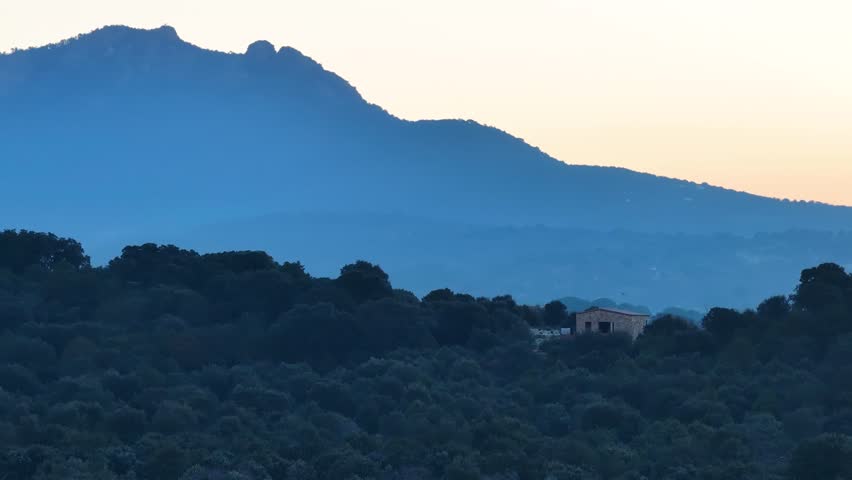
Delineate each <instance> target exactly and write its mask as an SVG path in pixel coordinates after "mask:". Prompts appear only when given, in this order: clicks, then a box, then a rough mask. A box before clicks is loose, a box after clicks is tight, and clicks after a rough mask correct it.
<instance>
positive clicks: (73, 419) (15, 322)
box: [0, 231, 852, 480]
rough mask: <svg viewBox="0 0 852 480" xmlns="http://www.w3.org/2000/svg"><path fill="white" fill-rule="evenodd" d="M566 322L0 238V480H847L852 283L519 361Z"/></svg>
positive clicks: (54, 240)
mask: <svg viewBox="0 0 852 480" xmlns="http://www.w3.org/2000/svg"><path fill="white" fill-rule="evenodd" d="M570 321H571V315H570V312H569V311H568V309H567V308H565V306H564V305H563V304H561V303H559V302H552V303H550V304H547V305H545V306H541V307H540V306H525V305H520V304H518V303H517V302H515V301H514V300H513V298H512V297H510V296H508V295H506V296H499V297H494V298H476V297H473V296H470V295H465V294H461V293H457V292H453V291H451V290H449V289H441V290H436V291H433V292H431V293H429V294H428V295H426V296H424V297H423V298H417V297H416V296H415V295H413V294H411V293H410V292H406V291H404V290H399V289H395V288H394V287H393V285H392V283H391V281H390V279H389V278H388V275H387V274H386V273H385V272H384V271H383V270H382V269H381V268H380V267H379V266H377V265H374V264H371V263H368V262H364V261H358V262H354V263H351V264H349V265H346V266H344V267H343V268H342V269H341V270H340V274H339V276H337V277H336V278H314V277H311V276H310V275H308V274H307V273H305V270H304V268H303V266H302V265H301V264H299V263H290V262H285V263H278V262H276V261H274V260H273V259H272V258H271V257H270V256H269V255H267V254H265V253H263V252H255V251H247V252H223V253H216V254H208V255H201V254H198V253H196V252H193V251H190V250H183V249H180V248H178V247H175V246H171V245H154V244H144V245H138V246H129V247H127V248H125V249H124V250H123V252H122V253H121V255H120V256H119V257H117V258H115V259H113V260H112V261H111V262H109V264H108V265H106V266H104V267H92V266H91V265H90V264H89V262H88V259H87V257H86V256H85V253H84V251H83V249H82V246H81V245H80V244H79V243H78V242H76V241H74V240H70V239H65V238H60V237H57V236H54V235H49V234H41V233H36V232H27V231H21V232H18V231H6V232H2V234H0V479H2V480H48V479H56V480H59V479H63V480H65V479H104V480H106V479H126V480H129V479H139V480H211V479H217V480H224V479H229V480H278V479H298V480H321V479H322V480H325V479H329V480H332V479H334V480H337V479H343V480H355V479H359V480H368V479H375V480H403V479H405V480H409V479H415V480H417V479H422V480H431V479H435V480H437V479H448V480H466V479H471V480H473V479H493V480H497V479H499V480H527V479H529V480H533V479H536V480H538V479H542V480H543V479H548V480H580V479H588V480H592V479H601V480H603V479H619V480H628V479H630V480H633V479H636V480H639V479H666V480H680V479H683V480H686V479H695V478H699V479H708V480H717V479H718V480H722V479H732V480H733V479H742V478H760V479H808V480H829V479H842V478H852V437H850V435H852V276H850V274H849V273H847V272H846V271H845V270H844V269H843V268H842V267H840V266H838V265H835V264H822V265H819V266H816V267H814V268H809V269H806V270H804V271H803V272H802V274H801V277H800V281H799V284H798V287H797V288H796V289H795V291H794V292H792V294H791V295H789V296H776V297H772V298H769V299H767V300H765V301H764V302H762V303H761V304H760V305H758V306H757V307H756V308H755V309H753V310H745V311H740V310H732V309H727V308H714V309H712V310H711V311H710V312H708V314H707V315H706V316H705V317H704V318H703V320H702V322H701V325H700V326H699V325H696V324H695V323H693V322H689V321H686V320H684V319H682V318H678V317H676V316H672V315H664V316H660V317H658V318H656V319H655V320H654V321H653V322H652V323H651V324H650V325H649V326H648V327H647V328H646V330H645V332H644V333H643V334H642V335H641V336H640V337H639V338H638V340H637V341H636V342H631V341H630V339H629V338H628V337H626V336H622V335H619V334H609V335H596V334H588V335H580V336H576V337H572V338H569V339H561V340H554V341H550V342H546V343H545V344H543V345H542V347H541V350H540V351H537V350H535V349H534V348H533V342H532V341H531V338H530V336H529V327H530V326H531V325H544V324H548V325H556V324H559V325H565V324H568V323H570Z"/></svg>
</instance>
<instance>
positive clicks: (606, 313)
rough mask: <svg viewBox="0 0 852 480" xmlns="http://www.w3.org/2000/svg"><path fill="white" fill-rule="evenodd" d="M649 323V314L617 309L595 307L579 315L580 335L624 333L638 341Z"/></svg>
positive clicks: (578, 331) (578, 327) (578, 329)
mask: <svg viewBox="0 0 852 480" xmlns="http://www.w3.org/2000/svg"><path fill="white" fill-rule="evenodd" d="M647 323H648V315H647V314H644V313H636V312H630V311H627V310H618V309H616V308H604V307H593V308H590V309H588V310H586V311H585V312H579V313H577V333H578V334H581V333H612V332H624V333H626V334H628V335H630V337H631V338H633V340H636V337H638V336H639V334H640V333H642V331H643V330H644V329H645V325H646V324H647Z"/></svg>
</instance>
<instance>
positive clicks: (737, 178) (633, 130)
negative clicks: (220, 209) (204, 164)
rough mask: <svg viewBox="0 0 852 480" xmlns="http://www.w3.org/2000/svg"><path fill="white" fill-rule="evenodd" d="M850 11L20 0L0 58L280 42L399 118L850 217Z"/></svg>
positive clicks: (711, 5)
mask: <svg viewBox="0 0 852 480" xmlns="http://www.w3.org/2000/svg"><path fill="white" fill-rule="evenodd" d="M850 22H852V2H848V1H831V0H815V1H812V2H804V1H788V0H714V1H689V0H643V1H635V0H595V1H575V0H529V1H523V2H519V1H504V0H490V1H489V0H452V1H451V0H431V1H428V2H427V1H423V2H410V1H401V0H358V1H353V0H338V1H282V0H278V1H271V0H243V1H240V2H215V1H210V0H207V1H202V0H146V1H144V2H143V1H126V0H76V1H73V2H70V1H64V0H63V1H60V0H26V1H19V2H10V1H9V0H3V1H2V2H0V50H3V51H6V50H9V49H11V48H13V47H28V46H35V45H42V44H45V43H50V42H54V41H57V40H60V39H62V38H66V37H70V36H73V35H76V34H78V33H82V32H87V31H90V30H92V29H94V28H97V27H100V26H103V25H105V24H127V25H132V26H138V27H156V26H160V25H163V24H169V25H172V26H174V27H175V28H176V29H177V30H178V33H179V34H180V35H181V37H182V38H184V39H185V40H187V41H190V42H192V43H195V44H197V45H200V46H203V47H207V48H212V49H217V50H224V51H243V50H244V49H245V47H246V46H247V45H248V44H249V43H251V42H252V41H253V40H257V39H267V40H269V41H271V42H273V43H274V44H275V45H276V46H282V45H291V46H293V47H296V48H298V49H299V50H301V51H303V52H304V53H306V54H307V55H309V56H311V57H313V58H315V59H316V60H318V61H319V62H321V63H322V64H323V65H324V66H325V67H326V68H328V69H330V70H333V71H335V72H337V73H339V74H340V75H341V76H343V77H345V78H346V79H348V80H349V81H350V82H352V83H353V84H354V85H355V86H356V87H357V88H358V89H359V91H360V92H361V93H362V94H363V95H364V96H365V97H366V98H367V99H368V100H369V101H371V102H374V103H378V104H380V105H382V106H383V107H385V108H387V109H388V110H389V111H391V112H392V113H394V114H396V115H399V116H401V117H404V118H409V119H419V118H447V117H450V118H460V117H461V118H473V119H476V120H478V121H480V122H483V123H486V124H489V125H494V126H497V127H499V128H502V129H504V130H507V131H509V132H511V133H513V134H515V135H517V136H520V137H522V138H524V139H525V140H527V141H528V142H530V143H531V144H533V145H536V146H539V147H541V148H542V149H543V150H545V151H546V152H548V153H550V154H552V155H554V156H555V157H557V158H559V159H561V160H564V161H567V162H570V163H582V164H598V165H619V166H624V167H628V168H632V169H635V170H640V171H647V172H653V173H658V174H663V175H667V176H673V177H679V178H687V179H691V180H697V181H707V182H710V183H714V184H719V185H724V186H728V187H732V188H736V189H739V190H748V191H752V192H755V193H761V194H767V195H771V196H776V197H789V198H807V199H818V200H823V201H828V202H833V203H844V204H849V205H852V189H850V188H849V187H848V185H849V184H850V183H852V135H850V132H852V62H849V58H850V53H852V29H850V28H849V25H850Z"/></svg>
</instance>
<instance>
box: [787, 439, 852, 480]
mask: <svg viewBox="0 0 852 480" xmlns="http://www.w3.org/2000/svg"><path fill="white" fill-rule="evenodd" d="M789 473H790V478H791V479H793V480H841V479H845V478H850V476H852V438H850V437H848V436H846V435H840V434H834V433H829V434H823V435H820V436H818V437H815V438H813V439H810V440H805V441H804V442H802V443H800V444H799V445H798V446H797V447H796V449H795V450H794V451H793V456H792V458H791V459H790V469H789Z"/></svg>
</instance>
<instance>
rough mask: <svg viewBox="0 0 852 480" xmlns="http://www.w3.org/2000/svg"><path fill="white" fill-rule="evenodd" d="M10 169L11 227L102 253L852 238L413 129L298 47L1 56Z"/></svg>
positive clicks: (175, 42)
mask: <svg viewBox="0 0 852 480" xmlns="http://www.w3.org/2000/svg"><path fill="white" fill-rule="evenodd" d="M613 141H617V139H613ZM566 160H572V161H582V159H566ZM684 161H688V159H684ZM0 166H2V171H3V175H2V180H0V184H2V189H0V218H2V219H3V223H4V226H7V227H18V228H23V227H26V228H33V229H39V230H50V231H56V232H59V233H62V234H66V235H72V236H75V237H77V238H79V239H81V240H83V241H84V243H85V244H87V245H89V246H90V248H99V246H107V245H109V246H110V248H112V247H114V246H115V245H118V243H111V242H120V241H125V240H127V241H135V240H144V239H150V238H154V237H156V238H164V239H166V238H178V237H181V236H185V235H191V234H190V232H199V231H204V229H209V228H215V226H216V225H229V224H230V223H228V222H239V221H240V220H241V219H257V218H262V217H263V216H264V215H269V216H270V217H268V218H270V219H275V218H279V219H280V218H290V219H292V218H293V215H296V216H298V218H301V219H305V218H310V216H311V215H312V214H316V215H338V216H339V215H343V216H344V217H346V216H348V217H347V218H351V219H357V218H361V217H360V216H363V215H379V216H382V215H385V216H387V217H382V218H397V216H399V215H404V216H405V217H406V218H407V219H410V218H416V219H419V220H417V222H418V223H419V224H420V225H423V224H424V223H423V222H426V221H427V220H428V221H429V222H437V225H440V227H436V228H446V225H450V224H452V225H465V226H468V227H469V228H484V229H487V228H492V227H512V228H536V226H543V227H547V228H556V229H577V228H580V229H584V230H593V231H595V230H596V231H612V230H623V231H632V232H638V233H642V234H657V233H660V234H691V235H710V234H720V233H722V234H737V235H752V234H755V233H758V232H783V231H786V230H789V229H813V230H826V231H838V230H847V229H849V228H850V226H852V208H847V207H837V206H829V205H824V204H818V203H811V202H789V201H782V200H777V199H770V198H764V197H759V196H756V195H751V194H747V193H742V192H736V191H732V190H727V189H723V188H719V187H714V186H709V185H704V184H696V183H692V182H687V181H682V180H674V179H669V178H663V177H658V176H653V175H648V174H642V173H637V172H633V171H629V170H626V169H622V168H606V167H594V166H583V165H571V164H567V163H563V162H561V161H559V160H556V159H554V158H553V157H551V156H549V155H547V154H545V153H543V152H542V151H540V150H539V149H537V148H534V147H532V146H530V145H528V144H526V143H525V142H524V141H522V140H521V139H519V138H516V137H513V136H511V135H509V134H507V133H505V132H503V131H500V130H498V129H496V128H491V127H488V126H484V125H481V124H478V123H476V122H473V121H468V120H440V121H405V120H401V119H399V118H397V117H394V116H393V115H391V114H390V113H388V112H386V111H385V110H383V109H382V108H380V107H379V106H376V105H372V104H370V103H368V102H366V101H365V100H364V99H363V98H362V97H361V95H360V94H359V93H358V91H357V90H356V89H355V88H354V87H353V86H352V85H350V84H349V83H348V82H346V81H345V80H344V79H342V78H340V77H339V76H337V75H335V74H334V73H332V72H329V71H327V70H326V69H324V68H323V67H322V66H321V65H320V64H318V63H317V62H315V61H314V60H312V59H311V58H309V57H307V56H305V55H303V54H302V53H300V52H299V51H297V50H295V49H293V48H289V47H284V48H280V49H278V50H276V49H275V47H274V46H273V45H272V44H270V43H269V42H265V41H259V42H255V43H253V44H251V45H250V46H249V47H248V49H247V50H246V51H245V52H244V53H241V54H240V53H223V52H215V51H209V50H205V49H202V48H199V47H197V46H194V45H191V44H189V43H187V42H185V41H183V40H181V39H180V38H179V36H178V34H177V33H176V32H175V30H174V29H172V28H171V27H161V28H158V29H153V30H141V29H134V28H129V27H123V26H113V27H105V28H102V29H99V30H96V31H94V32H91V33H88V34H85V35H81V36H79V37H76V38H73V39H69V40H65V41H62V42H59V43H57V44H53V45H48V46H44V47H40V48H32V49H26V50H17V51H14V52H12V53H9V54H3V55H0ZM280 215H284V217H280ZM324 218H325V217H324ZM371 218H373V217H371ZM269 221H271V222H273V221H276V220H269ZM389 221H390V220H389ZM408 221H409V220H406V222H408ZM308 223H309V222H308ZM356 223H357V225H356V226H354V227H352V228H361V229H365V228H368V227H364V226H361V225H360V223H359V222H356ZM253 225H254V224H253ZM388 225H391V226H392V225H395V224H394V223H393V222H392V221H391V223H390V224H387V225H384V227H385V228H384V229H383V230H382V231H385V232H387V231H388V230H389V231H393V228H388ZM211 226H212V227H211ZM277 227H278V228H279V229H280V228H281V226H280V225H277ZM289 227H290V228H291V229H299V228H307V227H305V224H289ZM256 230H257V229H254V230H252V231H256ZM261 230H262V229H261ZM367 233H369V232H367ZM336 234H337V235H340V238H341V241H345V236H346V231H345V230H343V227H341V231H339V232H337V233H336ZM199 240H204V241H207V240H209V239H199ZM251 240H252V239H249V238H246V239H245V244H246V245H251V244H252V243H253V242H252V241H251ZM381 241H383V242H384V243H383V244H382V245H386V246H387V248H388V249H391V248H393V246H394V241H393V240H392V239H390V238H389V237H388V235H383V236H382V237H381ZM444 241H445V242H446V243H447V245H444V246H442V248H447V249H452V242H453V240H452V238H450V237H448V238H446V239H445V240H444ZM487 241H488V239H487V238H485V239H483V242H487ZM570 241H571V239H570V236H569V237H568V238H566V239H565V245H566V248H570V245H571V243H570ZM255 243H256V242H255ZM91 246H94V247H91ZM211 247H213V246H211ZM104 248H106V247H104ZM306 248H307V247H306ZM518 248H519V249H521V250H523V249H526V248H532V249H534V248H535V245H519V246H518ZM614 248H615V247H614ZM294 250H295V251H291V252H285V254H288V255H290V254H292V253H300V252H299V251H298V248H294ZM93 253H94V254H95V257H96V258H97V256H98V252H93ZM117 253H118V252H117V251H111V252H109V254H111V255H115V254H117ZM505 254H506V255H511V254H512V253H511V252H506V253H505ZM103 255H107V254H103ZM309 266H310V265H309ZM388 268H389V269H390V270H391V271H392V270H393V266H392V265H390V266H388ZM471 268H475V267H471ZM795 268H799V266H796V267H795ZM785 278H786V277H785ZM412 288H414V287H412ZM583 293H584V294H587V295H593V294H595V292H583ZM608 293H610V292H600V293H599V296H606V295H607V294H608ZM571 294H575V292H570V291H569V292H562V295H561V296H564V295H571ZM641 300H642V299H637V301H638V302H641Z"/></svg>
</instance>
